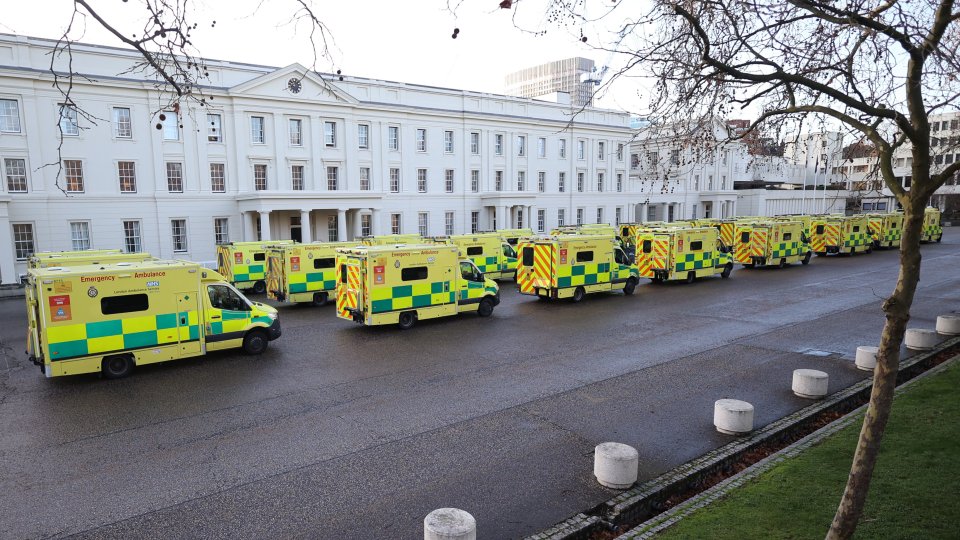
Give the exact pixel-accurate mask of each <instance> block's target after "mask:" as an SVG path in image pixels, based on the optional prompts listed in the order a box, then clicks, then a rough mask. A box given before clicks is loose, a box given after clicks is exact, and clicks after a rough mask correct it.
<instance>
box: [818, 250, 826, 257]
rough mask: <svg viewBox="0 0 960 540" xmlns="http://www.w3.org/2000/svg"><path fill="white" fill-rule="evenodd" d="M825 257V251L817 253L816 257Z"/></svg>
mask: <svg viewBox="0 0 960 540" xmlns="http://www.w3.org/2000/svg"><path fill="white" fill-rule="evenodd" d="M826 255H827V252H826V251H818V252H817V257H825V256H826Z"/></svg>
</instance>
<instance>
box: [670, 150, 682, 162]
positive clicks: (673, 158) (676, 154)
mask: <svg viewBox="0 0 960 540" xmlns="http://www.w3.org/2000/svg"><path fill="white" fill-rule="evenodd" d="M670 164H671V165H679V164H680V150H679V149H677V148H674V149H673V150H670Z"/></svg>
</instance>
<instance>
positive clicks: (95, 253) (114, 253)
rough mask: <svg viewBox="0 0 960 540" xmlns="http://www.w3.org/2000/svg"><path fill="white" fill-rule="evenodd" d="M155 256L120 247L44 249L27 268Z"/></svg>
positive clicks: (31, 260) (123, 260) (129, 259)
mask: <svg viewBox="0 0 960 540" xmlns="http://www.w3.org/2000/svg"><path fill="white" fill-rule="evenodd" d="M153 258H154V257H153V256H152V255H150V254H149V253H143V252H140V253H123V252H122V251H120V250H119V249H96V250H93V249H88V250H82V251H42V252H39V253H34V254H33V255H31V256H30V258H29V259H28V260H27V268H49V267H51V266H82V265H87V264H106V263H117V262H140V261H149V260H151V259H153Z"/></svg>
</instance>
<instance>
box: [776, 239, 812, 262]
mask: <svg viewBox="0 0 960 540" xmlns="http://www.w3.org/2000/svg"><path fill="white" fill-rule="evenodd" d="M803 251H804V250H801V249H800V242H780V243H779V244H777V246H776V247H775V248H773V254H772V255H771V256H770V258H771V259H782V258H783V257H792V256H794V255H800V254H801V253H802V252H803Z"/></svg>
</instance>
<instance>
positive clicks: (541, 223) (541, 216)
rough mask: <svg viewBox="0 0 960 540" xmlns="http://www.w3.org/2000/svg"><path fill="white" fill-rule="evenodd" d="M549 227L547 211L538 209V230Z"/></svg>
mask: <svg viewBox="0 0 960 540" xmlns="http://www.w3.org/2000/svg"><path fill="white" fill-rule="evenodd" d="M546 227H547V211H546V210H544V209H542V208H541V209H538V210H537V232H543V231H544V230H545V229H546Z"/></svg>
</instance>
